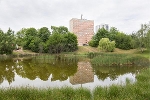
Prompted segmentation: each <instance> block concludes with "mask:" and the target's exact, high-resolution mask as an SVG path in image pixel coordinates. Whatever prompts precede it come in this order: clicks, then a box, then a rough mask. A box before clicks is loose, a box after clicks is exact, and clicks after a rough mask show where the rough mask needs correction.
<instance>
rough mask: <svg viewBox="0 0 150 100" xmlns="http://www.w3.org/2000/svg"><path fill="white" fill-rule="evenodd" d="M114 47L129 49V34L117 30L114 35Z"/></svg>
mask: <svg viewBox="0 0 150 100" xmlns="http://www.w3.org/2000/svg"><path fill="white" fill-rule="evenodd" d="M115 42H116V47H117V48H119V49H124V50H129V49H131V36H129V35H126V34H124V33H121V32H118V34H117V35H116V39H115Z"/></svg>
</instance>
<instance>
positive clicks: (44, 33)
mask: <svg viewBox="0 0 150 100" xmlns="http://www.w3.org/2000/svg"><path fill="white" fill-rule="evenodd" d="M50 34H51V32H50V31H49V30H48V28H47V27H42V28H40V29H39V30H38V37H39V38H40V39H41V40H42V42H46V41H47V40H48V38H49V36H50Z"/></svg>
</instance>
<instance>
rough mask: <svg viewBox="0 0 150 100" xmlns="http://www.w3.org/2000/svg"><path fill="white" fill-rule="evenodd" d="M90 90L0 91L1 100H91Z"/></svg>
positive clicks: (66, 88)
mask: <svg viewBox="0 0 150 100" xmlns="http://www.w3.org/2000/svg"><path fill="white" fill-rule="evenodd" d="M91 97H92V96H91V93H90V91H89V90H88V89H85V88H77V89H73V88H71V87H63V88H48V89H37V88H32V87H21V88H8V89H0V100H91Z"/></svg>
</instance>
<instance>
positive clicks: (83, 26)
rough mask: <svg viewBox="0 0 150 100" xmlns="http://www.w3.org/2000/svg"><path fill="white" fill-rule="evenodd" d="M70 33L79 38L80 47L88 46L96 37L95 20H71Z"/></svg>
mask: <svg viewBox="0 0 150 100" xmlns="http://www.w3.org/2000/svg"><path fill="white" fill-rule="evenodd" d="M70 32H72V33H74V34H75V35H76V36H77V40H78V45H79V46H83V45H88V42H89V41H90V40H91V39H92V37H93V35H94V20H87V19H82V17H81V19H76V18H73V19H71V20H70Z"/></svg>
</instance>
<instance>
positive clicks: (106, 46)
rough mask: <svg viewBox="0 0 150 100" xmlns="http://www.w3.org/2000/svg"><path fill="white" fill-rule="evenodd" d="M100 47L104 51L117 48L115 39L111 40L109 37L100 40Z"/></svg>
mask: <svg viewBox="0 0 150 100" xmlns="http://www.w3.org/2000/svg"><path fill="white" fill-rule="evenodd" d="M98 48H99V49H100V50H103V51H108V52H112V51H114V49H115V41H110V40H109V38H102V39H101V40H100V41H99V45H98Z"/></svg>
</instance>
